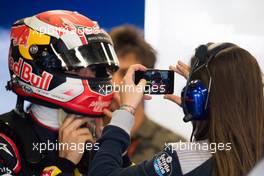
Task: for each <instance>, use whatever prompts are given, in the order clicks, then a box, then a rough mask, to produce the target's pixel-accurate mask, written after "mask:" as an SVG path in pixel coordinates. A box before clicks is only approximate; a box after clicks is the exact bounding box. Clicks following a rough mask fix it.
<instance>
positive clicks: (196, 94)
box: [181, 43, 235, 122]
mask: <svg viewBox="0 0 264 176" xmlns="http://www.w3.org/2000/svg"><path fill="white" fill-rule="evenodd" d="M233 46H235V45H234V44H232V43H221V44H211V45H210V46H207V45H200V46H199V47H198V48H196V50H195V55H194V57H195V61H194V63H193V65H192V66H191V69H190V74H189V78H188V80H187V84H186V86H185V87H184V88H183V90H182V93H181V97H182V108H183V112H184V114H185V117H184V118H183V121H184V122H188V121H192V120H204V119H205V118H206V116H207V114H208V104H209V94H210V89H211V83H212V78H211V75H210V71H209V69H208V65H209V63H210V61H211V60H212V59H213V58H214V57H215V56H216V55H217V54H218V53H219V52H220V51H222V50H224V49H226V48H230V47H233ZM200 69H206V71H207V73H208V77H209V83H208V85H205V84H204V83H203V82H202V81H201V80H197V79H193V78H192V76H193V73H195V72H196V71H198V70H200Z"/></svg>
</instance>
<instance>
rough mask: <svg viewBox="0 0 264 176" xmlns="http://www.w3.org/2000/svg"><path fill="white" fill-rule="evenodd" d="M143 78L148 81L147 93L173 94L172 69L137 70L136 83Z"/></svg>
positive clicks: (145, 91)
mask: <svg viewBox="0 0 264 176" xmlns="http://www.w3.org/2000/svg"><path fill="white" fill-rule="evenodd" d="M141 79H145V80H146V81H147V85H146V87H145V90H144V93H145V94H154V95H155V94H157V95H159V94H173V91H174V72H173V71H171V70H156V69H153V70H147V71H136V72H135V84H138V83H139V81H140V80H141Z"/></svg>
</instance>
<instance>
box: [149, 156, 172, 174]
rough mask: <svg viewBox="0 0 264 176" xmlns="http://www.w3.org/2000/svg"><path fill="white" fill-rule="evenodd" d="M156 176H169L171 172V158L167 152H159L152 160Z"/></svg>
mask: <svg viewBox="0 0 264 176" xmlns="http://www.w3.org/2000/svg"><path fill="white" fill-rule="evenodd" d="M153 165H154V169H155V172H156V173H157V175H158V176H170V175H171V172H172V157H171V156H170V155H169V154H168V153H167V152H161V153H159V154H158V155H157V156H155V158H154V160H153Z"/></svg>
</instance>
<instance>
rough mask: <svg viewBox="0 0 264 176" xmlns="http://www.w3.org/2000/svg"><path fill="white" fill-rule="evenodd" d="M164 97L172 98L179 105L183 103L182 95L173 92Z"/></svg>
mask: <svg viewBox="0 0 264 176" xmlns="http://www.w3.org/2000/svg"><path fill="white" fill-rule="evenodd" d="M164 99H167V100H170V101H172V102H174V103H176V104H178V105H181V97H179V96H176V95H171V94H166V95H164Z"/></svg>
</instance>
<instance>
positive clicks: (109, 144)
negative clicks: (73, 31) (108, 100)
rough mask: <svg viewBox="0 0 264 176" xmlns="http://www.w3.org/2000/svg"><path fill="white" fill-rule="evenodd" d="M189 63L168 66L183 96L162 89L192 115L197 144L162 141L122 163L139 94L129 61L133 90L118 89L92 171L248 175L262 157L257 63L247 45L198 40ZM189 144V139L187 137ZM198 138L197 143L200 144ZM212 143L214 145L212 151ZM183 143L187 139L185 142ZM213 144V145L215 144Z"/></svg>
mask: <svg viewBox="0 0 264 176" xmlns="http://www.w3.org/2000/svg"><path fill="white" fill-rule="evenodd" d="M191 62H192V63H191V68H190V70H189V71H188V67H187V66H185V65H184V64H182V63H180V64H179V65H177V66H176V67H173V66H171V67H170V69H172V70H174V71H175V72H178V73H180V74H181V75H183V76H185V77H186V78H188V79H187V84H186V87H185V88H184V89H183V91H182V96H181V98H180V97H178V96H175V95H165V97H164V98H166V99H170V100H172V101H174V102H175V103H177V104H180V105H181V106H182V107H183V110H184V113H185V118H184V121H186V122H187V121H191V122H192V124H193V134H192V137H191V141H192V142H193V143H195V144H199V145H197V146H204V144H207V146H209V147H207V148H206V147H196V148H191V149H190V148H184V149H183V148H179V147H174V146H175V145H176V144H177V143H175V144H172V145H171V146H165V149H164V150H163V151H161V152H160V153H158V154H157V155H155V156H153V159H152V160H150V161H145V162H143V163H141V164H138V165H134V166H131V167H128V168H125V169H124V168H122V155H123V154H125V152H126V149H127V147H128V145H129V143H130V136H129V135H130V130H131V127H132V126H133V122H134V117H133V114H134V109H135V108H136V107H137V105H138V104H139V102H140V101H141V100H142V98H145V99H151V97H150V96H149V95H143V91H138V90H142V89H140V88H139V87H140V86H141V87H142V86H144V85H145V84H146V81H145V80H141V81H140V82H139V84H138V85H135V84H134V81H133V76H134V72H135V71H137V70H141V71H145V70H146V68H145V67H144V66H142V65H132V66H131V67H130V68H129V70H128V72H127V74H126V75H125V77H124V79H123V86H132V87H134V90H137V91H133V92H131V91H130V92H120V99H121V107H120V108H119V109H118V110H116V111H115V112H114V113H113V115H112V120H111V122H110V124H109V125H107V126H106V127H105V128H104V130H103V134H102V137H101V138H100V140H99V141H98V142H99V143H100V149H99V150H98V151H97V153H96V154H95V156H94V159H93V162H92V165H91V167H90V170H89V175H91V176H95V175H96V176H110V175H111V176H137V175H140V176H156V175H157V176H167V175H172V176H175V175H203V176H204V175H217V176H227V175H231V176H240V175H246V174H247V173H248V172H249V171H250V170H251V168H252V167H253V166H254V165H255V164H256V163H257V162H258V161H259V160H260V159H261V156H262V148H263V130H264V98H263V83H262V76H261V74H262V73H261V70H260V67H259V65H258V63H257V61H256V59H255V58H254V57H253V56H252V55H251V54H250V53H249V52H248V51H246V50H244V49H242V48H240V47H239V46H237V45H234V44H231V43H222V44H211V45H201V46H200V47H198V48H197V49H196V52H195V55H194V57H193V58H192V61H191ZM186 144H190V143H186ZM200 144H201V145H200ZM211 144H215V145H214V146H217V148H216V150H214V151H212V148H211V146H212V145H211ZM185 146H186V145H185ZM214 149H215V148H214Z"/></svg>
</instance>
